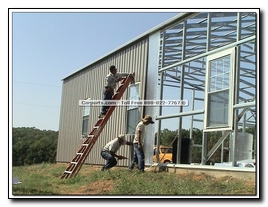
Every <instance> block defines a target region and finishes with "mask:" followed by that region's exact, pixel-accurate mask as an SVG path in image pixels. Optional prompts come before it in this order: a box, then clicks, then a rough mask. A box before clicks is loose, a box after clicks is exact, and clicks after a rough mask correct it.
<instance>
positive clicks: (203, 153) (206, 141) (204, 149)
mask: <svg viewBox="0 0 268 207" xmlns="http://www.w3.org/2000/svg"><path fill="white" fill-rule="evenodd" d="M210 38H211V13H208V16H207V47H206V52H209V51H210ZM205 91H206V90H205ZM205 97H206V94H205ZM205 101H207V100H206V99H205ZM205 105H206V104H205ZM205 114H206V113H205ZM206 118H207V117H204V119H206ZM204 128H205V126H204ZM207 143H208V139H207V133H205V132H204V131H203V139H202V155H201V164H202V165H204V164H206V163H205V161H206V154H207V152H208V146H207Z"/></svg>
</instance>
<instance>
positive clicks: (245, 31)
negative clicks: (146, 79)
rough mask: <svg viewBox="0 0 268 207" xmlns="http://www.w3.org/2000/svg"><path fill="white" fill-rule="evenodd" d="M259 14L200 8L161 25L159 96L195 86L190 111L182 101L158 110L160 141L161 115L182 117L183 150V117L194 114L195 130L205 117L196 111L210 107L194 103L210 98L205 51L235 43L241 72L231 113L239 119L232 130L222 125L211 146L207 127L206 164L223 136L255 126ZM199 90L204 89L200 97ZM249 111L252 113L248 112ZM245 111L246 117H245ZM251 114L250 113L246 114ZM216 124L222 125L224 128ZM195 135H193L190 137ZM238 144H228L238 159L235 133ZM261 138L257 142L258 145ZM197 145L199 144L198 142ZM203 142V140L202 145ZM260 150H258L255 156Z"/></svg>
mask: <svg viewBox="0 0 268 207" xmlns="http://www.w3.org/2000/svg"><path fill="white" fill-rule="evenodd" d="M256 20H257V14H256V13H255V12H211V13H209V12H201V13H196V14H195V15H192V16H190V17H189V18H188V19H186V20H185V19H184V20H181V21H179V20H178V22H177V23H175V24H174V23H173V24H172V25H171V26H169V27H167V28H165V29H163V30H162V31H161V33H160V34H161V38H160V40H161V41H160V44H159V47H160V54H159V68H158V73H159V76H160V77H159V98H160V99H163V96H164V95H165V93H166V91H165V90H164V87H167V88H169V87H176V88H179V97H180V99H184V97H185V96H184V94H185V91H186V90H187V91H188V90H189V91H192V102H191V109H190V111H184V108H183V107H179V111H178V113H173V114H163V110H162V107H161V106H160V109H159V113H158V116H157V117H156V119H157V120H158V132H159V133H158V135H157V139H158V140H157V144H159V143H160V141H159V140H160V131H161V121H162V120H163V119H170V118H174V117H177V118H178V119H179V122H178V123H179V124H178V140H179V141H178V146H177V149H178V151H179V150H180V149H181V144H180V143H181V139H182V137H181V130H182V117H189V119H190V120H191V128H190V135H192V130H193V128H194V124H195V122H201V123H202V122H203V120H200V119H195V118H194V116H195V115H197V114H204V112H205V108H203V109H198V110H197V109H195V105H196V104H197V101H199V102H201V105H202V104H203V106H204V104H205V101H206V100H205V86H206V84H205V82H206V78H205V74H206V64H207V63H206V57H207V56H208V55H211V54H214V53H217V52H220V51H222V50H225V49H227V48H232V47H236V48H237V51H236V74H235V76H236V77H235V86H234V90H233V93H234V96H235V104H234V105H233V106H232V107H233V112H232V114H229V115H230V116H232V117H233V119H234V126H233V130H231V131H223V136H222V137H221V138H220V139H219V140H218V142H217V143H216V144H215V145H214V146H213V147H212V148H211V149H210V151H209V150H208V146H207V133H209V132H203V137H202V140H203V141H202V146H201V147H202V155H201V164H206V162H207V161H208V160H209V158H210V157H211V156H213V153H214V152H215V151H216V150H217V149H218V148H219V147H220V146H222V153H223V142H224V140H225V139H226V138H228V137H229V136H228V135H229V134H230V133H231V132H233V134H234V136H235V137H236V136H237V133H238V129H239V127H240V126H243V131H244V130H245V128H246V127H247V126H255V127H256V102H255V97H256V93H257V92H256V89H257V85H256V84H257V80H256V75H257V74H256V71H257V66H256V61H257V53H256V44H257V40H256V28H257V23H256V22H257V21H256ZM196 92H199V94H202V95H203V97H201V98H200V95H199V97H197V96H196ZM248 114H250V115H248ZM242 117H244V119H242ZM246 117H248V118H246ZM217 130H221V129H220V128H219V129H217ZM190 138H191V137H190ZM233 140H234V141H233V142H234V143H233V145H232V146H233V148H232V149H229V153H230V154H231V156H230V157H231V160H230V161H231V162H232V163H233V166H235V165H236V162H237V160H236V155H235V154H236V153H235V147H236V144H237V141H236V138H235V139H233ZM256 140H257V139H256V138H255V139H254V141H255V146H256ZM196 147H198V146H197V145H196ZM199 147H200V145H199ZM255 157H256V152H255V151H254V158H255ZM177 163H180V153H177Z"/></svg>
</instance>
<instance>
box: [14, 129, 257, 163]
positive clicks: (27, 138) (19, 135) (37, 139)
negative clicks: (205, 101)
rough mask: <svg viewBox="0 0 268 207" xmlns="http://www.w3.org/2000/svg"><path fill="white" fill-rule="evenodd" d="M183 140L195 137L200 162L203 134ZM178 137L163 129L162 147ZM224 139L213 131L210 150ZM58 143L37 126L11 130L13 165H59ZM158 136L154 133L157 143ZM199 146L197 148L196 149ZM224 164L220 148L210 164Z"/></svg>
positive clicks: (187, 133) (194, 155)
mask: <svg viewBox="0 0 268 207" xmlns="http://www.w3.org/2000/svg"><path fill="white" fill-rule="evenodd" d="M246 131H247V132H248V133H251V134H253V135H254V139H255V129H254V128H248V129H247V130H246ZM181 134H182V138H192V139H193V142H194V145H195V147H193V148H192V153H191V161H192V162H197V163H200V161H201V153H202V152H201V147H198V145H202V136H203V131H202V130H200V129H197V128H194V129H193V132H192V137H190V131H189V130H186V129H182V131H181ZM177 136H178V130H175V131H172V130H169V129H163V130H161V132H160V137H161V138H160V144H161V145H165V146H171V147H172V143H173V142H174V139H176V138H177ZM221 136H222V134H221V132H213V133H209V135H208V149H211V148H212V147H213V146H214V145H215V144H216V143H217V141H218V139H219V138H220V137H221ZM57 143H58V131H53V130H40V129H37V128H35V127H13V128H12V166H23V165H32V164H39V163H56V154H57ZM156 143H157V136H156V134H155V144H156ZM196 146H197V147H196ZM224 147H226V148H228V147H229V140H228V139H226V141H224ZM228 156H229V154H228V150H225V151H224V153H223V159H224V161H228ZM220 161H221V149H220V148H219V149H218V150H217V151H216V152H215V153H214V155H213V156H212V157H211V159H210V161H209V162H213V163H215V162H220Z"/></svg>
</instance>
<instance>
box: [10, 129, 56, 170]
mask: <svg viewBox="0 0 268 207" xmlns="http://www.w3.org/2000/svg"><path fill="white" fill-rule="evenodd" d="M57 142H58V131H53V130H40V129H37V128H35V127H13V128H12V166H22V165H32V164H39V163H43V162H45V163H55V162H56V153H57Z"/></svg>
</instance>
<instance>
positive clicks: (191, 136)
mask: <svg viewBox="0 0 268 207" xmlns="http://www.w3.org/2000/svg"><path fill="white" fill-rule="evenodd" d="M194 98H195V87H194V90H193V93H192V109H191V110H192V111H194ZM193 119H194V115H192V116H191V128H190V138H191V139H192V138H193V122H194V121H193Z"/></svg>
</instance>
